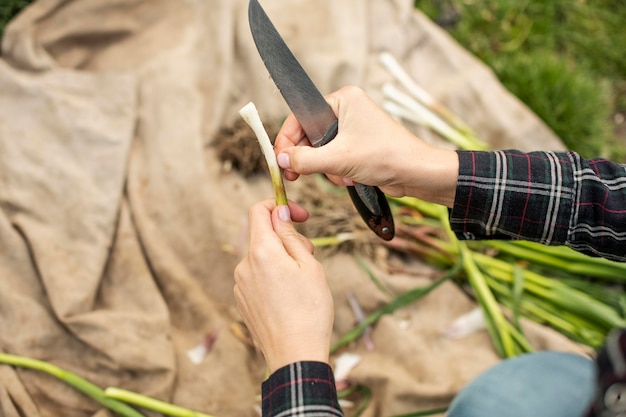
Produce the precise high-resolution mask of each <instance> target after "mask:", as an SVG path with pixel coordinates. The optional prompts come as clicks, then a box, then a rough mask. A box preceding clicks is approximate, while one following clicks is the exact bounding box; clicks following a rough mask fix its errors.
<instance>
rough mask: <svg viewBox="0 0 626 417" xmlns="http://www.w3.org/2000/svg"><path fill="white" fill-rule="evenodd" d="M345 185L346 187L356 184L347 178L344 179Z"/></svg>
mask: <svg viewBox="0 0 626 417" xmlns="http://www.w3.org/2000/svg"><path fill="white" fill-rule="evenodd" d="M343 183H344V184H346V185H352V184H354V182H353V181H352V180H351V179H350V178H347V177H343Z"/></svg>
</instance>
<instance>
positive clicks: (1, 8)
mask: <svg viewBox="0 0 626 417" xmlns="http://www.w3.org/2000/svg"><path fill="white" fill-rule="evenodd" d="M31 1H32V0H2V3H1V4H0V39H2V34H3V33H4V28H5V26H6V25H7V24H8V23H9V21H10V20H11V19H13V17H15V16H16V15H17V14H18V13H19V12H20V11H21V10H22V9H23V8H24V7H26V6H28V4H29V3H31Z"/></svg>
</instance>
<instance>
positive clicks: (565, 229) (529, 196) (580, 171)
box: [450, 151, 626, 262]
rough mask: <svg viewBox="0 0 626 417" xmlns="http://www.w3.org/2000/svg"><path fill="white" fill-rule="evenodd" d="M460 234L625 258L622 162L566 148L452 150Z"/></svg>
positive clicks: (453, 220) (454, 218)
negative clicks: (456, 164) (455, 160)
mask: <svg viewBox="0 0 626 417" xmlns="http://www.w3.org/2000/svg"><path fill="white" fill-rule="evenodd" d="M457 153H458V155H459V162H460V167H459V181H458V185H457V192H456V197H455V203H454V208H453V209H452V211H451V215H450V224H451V226H452V229H453V230H454V231H455V233H456V234H457V236H458V237H459V238H460V239H524V240H530V241H535V242H541V243H543V244H546V245H567V246H569V247H571V248H572V249H574V250H576V251H578V252H582V253H585V254H588V255H592V256H601V257H604V258H607V259H611V260H615V261H621V262H624V261H626V165H619V164H615V163H612V162H609V161H606V160H604V159H594V160H584V159H582V158H581V157H580V156H579V155H578V154H576V153H574V152H531V153H522V152H519V151H496V152H473V151H458V152H457Z"/></svg>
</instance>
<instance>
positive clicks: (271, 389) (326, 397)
mask: <svg viewBox="0 0 626 417" xmlns="http://www.w3.org/2000/svg"><path fill="white" fill-rule="evenodd" d="M261 391H262V397H263V400H262V401H263V417H308V416H311V417H343V412H342V411H341V407H340V406H339V401H338V399H337V389H336V388H335V377H334V376H333V371H332V369H331V368H330V366H329V365H328V364H326V363H322V362H296V363H292V364H289V365H287V366H284V367H282V368H280V369H279V370H277V371H276V372H274V373H273V374H272V375H270V377H269V378H268V379H267V380H266V381H265V382H263V385H262V387H261Z"/></svg>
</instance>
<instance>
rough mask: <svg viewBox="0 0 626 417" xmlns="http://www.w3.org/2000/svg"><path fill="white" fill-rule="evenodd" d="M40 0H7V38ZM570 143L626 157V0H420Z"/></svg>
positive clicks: (0, 27)
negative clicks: (18, 17)
mask: <svg viewBox="0 0 626 417" xmlns="http://www.w3.org/2000/svg"><path fill="white" fill-rule="evenodd" d="M31 1H32V0H2V4H1V5H0V37H1V36H2V33H3V31H4V28H5V26H6V24H7V23H8V22H9V21H10V19H12V18H13V17H14V16H15V15H17V14H18V13H19V12H20V11H21V10H22V9H23V8H24V7H26V6H27V5H28V4H29V3H30V2H31ZM415 6H416V7H417V8H419V9H421V10H422V11H424V12H425V13H426V14H427V15H429V16H430V17H431V18H432V19H433V20H435V21H438V22H440V23H442V24H443V25H445V26H446V27H447V29H448V30H449V32H450V34H451V35H452V36H453V37H454V38H455V39H456V40H457V41H458V42H459V43H460V44H461V45H463V46H464V47H465V48H467V49H468V50H469V51H470V52H472V53H473V54H474V55H475V56H477V57H478V58H480V59H481V60H483V61H484V62H485V63H486V64H487V65H488V66H490V67H491V68H492V69H493V70H494V72H495V73H496V75H497V76H498V78H499V79H500V80H501V81H502V83H503V84H504V85H505V86H506V87H507V88H508V89H509V90H510V91H511V92H512V93H513V94H515V95H516V96H517V97H519V98H520V100H522V101H523V102H524V103H526V105H527V106H528V107H529V108H530V109H532V110H533V111H534V112H535V113H536V114H537V115H538V116H539V117H541V118H542V119H543V120H544V121H545V122H546V124H547V125H548V126H549V127H550V128H551V129H552V130H553V131H554V132H555V133H556V134H557V135H558V136H559V137H560V138H561V140H562V141H563V142H564V143H565V145H566V146H567V147H568V148H570V149H573V150H575V151H577V152H579V153H580V154H581V155H582V156H583V157H585V158H593V157H596V156H602V157H606V158H609V159H612V160H614V161H617V162H623V163H626V146H625V145H626V122H625V121H624V118H625V116H626V79H625V77H624V74H626V30H623V26H624V22H626V0H593V1H585V0H553V1H545V0H520V1H510V0H415Z"/></svg>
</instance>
